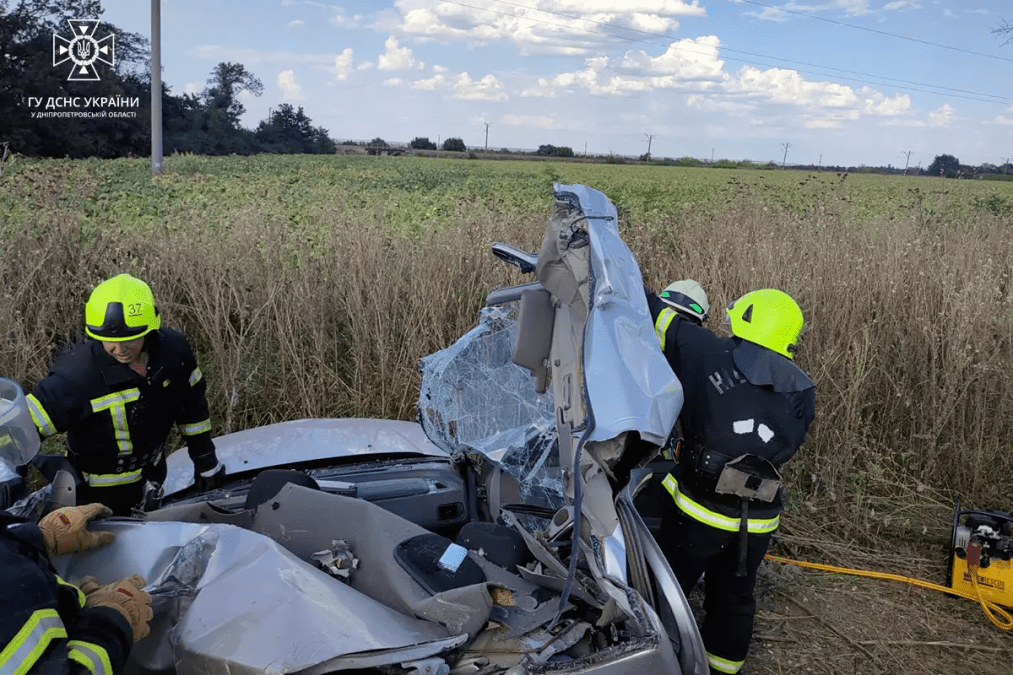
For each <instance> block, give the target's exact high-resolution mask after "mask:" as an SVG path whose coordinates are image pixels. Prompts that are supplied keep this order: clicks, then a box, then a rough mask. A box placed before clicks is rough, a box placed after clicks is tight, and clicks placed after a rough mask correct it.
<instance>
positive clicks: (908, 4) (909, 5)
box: [883, 0, 922, 11]
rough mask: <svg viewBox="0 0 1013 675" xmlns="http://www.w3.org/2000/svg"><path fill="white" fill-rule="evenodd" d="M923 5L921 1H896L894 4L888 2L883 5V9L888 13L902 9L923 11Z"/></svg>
mask: <svg viewBox="0 0 1013 675" xmlns="http://www.w3.org/2000/svg"><path fill="white" fill-rule="evenodd" d="M921 8H922V3H921V2H920V0H894V2H888V3H886V4H885V5H883V9H885V10H887V11H895V10H900V9H921Z"/></svg>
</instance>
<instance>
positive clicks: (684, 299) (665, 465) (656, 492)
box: [634, 279, 710, 539]
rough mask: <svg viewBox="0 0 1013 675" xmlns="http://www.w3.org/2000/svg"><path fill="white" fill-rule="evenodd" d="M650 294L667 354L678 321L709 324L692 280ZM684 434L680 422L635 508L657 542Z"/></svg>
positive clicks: (704, 295) (699, 289)
mask: <svg viewBox="0 0 1013 675" xmlns="http://www.w3.org/2000/svg"><path fill="white" fill-rule="evenodd" d="M644 292H645V293H646V294H647V306H648V308H649V309H650V310H651V319H652V320H653V321H654V333H655V335H656V336H657V338H658V341H659V342H660V343H661V350H662V351H664V350H665V334H666V333H667V331H668V328H669V325H670V324H671V323H672V322H673V321H675V322H678V321H689V322H690V323H692V324H694V325H697V326H701V325H703V322H704V321H706V320H707V313H708V312H709V311H710V303H709V302H708V301H707V293H705V292H704V290H703V287H701V286H700V284H699V283H697V282H696V281H694V280H693V279H682V280H680V281H674V282H672V283H671V284H669V285H668V286H667V287H665V290H663V291H662V292H661V294H660V295H655V294H654V293H652V292H651V291H649V290H647V289H646V288H645V289H644ZM680 439H681V430H680V429H679V425H678V422H677V423H676V427H675V429H673V430H672V434H671V436H670V437H669V439H668V443H667V444H666V446H665V447H664V448H662V450H661V454H660V455H659V456H658V457H656V458H655V459H653V460H652V461H650V462H649V463H648V464H647V465H646V468H647V469H649V470H650V471H651V478H650V480H649V481H648V482H647V483H646V484H645V485H643V486H642V487H641V489H640V490H639V491H638V492H637V495H636V498H635V501H634V504H635V506H636V507H637V511H639V512H640V516H641V517H642V518H643V519H644V523H645V524H646V525H647V527H648V529H649V530H650V531H651V534H652V535H654V538H655V539H658V538H659V536H660V531H659V527H660V524H661V517H662V515H663V514H665V513H666V512H667V511H668V508H669V506H670V504H671V501H672V498H671V497H669V496H668V492H667V491H666V490H665V488H664V486H663V485H662V480H663V479H664V478H665V476H666V475H668V473H669V471H671V470H672V469H673V468H674V462H673V454H672V453H673V449H674V448H676V447H678V444H679V443H680V442H681V441H680Z"/></svg>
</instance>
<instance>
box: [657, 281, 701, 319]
mask: <svg viewBox="0 0 1013 675" xmlns="http://www.w3.org/2000/svg"><path fill="white" fill-rule="evenodd" d="M658 297H660V298H661V300H662V302H664V303H665V304H667V305H668V306H670V307H671V308H672V309H674V310H675V311H677V312H679V314H681V315H682V316H683V317H685V318H687V319H689V320H691V321H694V322H696V323H698V324H701V323H703V321H704V319H706V318H707V312H709V311H710V308H711V306H710V303H709V302H707V294H706V293H704V291H703V288H702V287H701V286H700V284H698V283H697V282H695V281H693V280H692V279H682V280H680V281H675V282H672V283H670V284H669V285H668V287H667V288H665V290H663V291H662V292H661V295H660V296H658Z"/></svg>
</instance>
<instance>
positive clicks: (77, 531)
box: [39, 504, 115, 555]
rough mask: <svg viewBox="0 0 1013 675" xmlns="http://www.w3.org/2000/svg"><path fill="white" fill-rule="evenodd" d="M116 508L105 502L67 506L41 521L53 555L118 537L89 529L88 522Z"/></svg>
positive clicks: (74, 550) (45, 539)
mask: <svg viewBox="0 0 1013 675" xmlns="http://www.w3.org/2000/svg"><path fill="white" fill-rule="evenodd" d="M112 514H113V512H112V510H111V509H110V508H109V507H107V506H103V505H102V504H88V505H87V506H65V507H63V508H62V509H57V510H55V511H53V512H52V513H50V514H49V515H47V516H46V517H45V518H43V519H42V520H40V521H39V529H40V530H42V539H43V541H45V543H46V551H48V552H49V555H65V554H67V553H77V552H78V551H90V550H91V549H93V548H99V547H100V546H105V545H106V544H109V543H111V542H112V540H113V539H115V536H114V535H113V533H112V532H89V531H88V522H89V521H90V520H91V519H92V518H95V517H96V516H111V515H112Z"/></svg>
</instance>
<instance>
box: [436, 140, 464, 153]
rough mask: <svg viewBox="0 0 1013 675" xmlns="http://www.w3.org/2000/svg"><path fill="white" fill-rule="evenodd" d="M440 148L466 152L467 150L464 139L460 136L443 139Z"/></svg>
mask: <svg viewBox="0 0 1013 675" xmlns="http://www.w3.org/2000/svg"><path fill="white" fill-rule="evenodd" d="M441 149H442V150H446V151H448V152H466V151H467V150H468V147H467V146H466V145H465V144H464V141H462V140H461V139H460V138H448V139H447V140H445V141H443V145H442V146H441Z"/></svg>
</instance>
